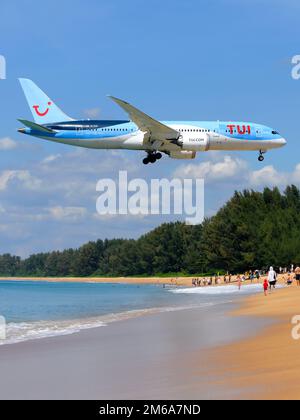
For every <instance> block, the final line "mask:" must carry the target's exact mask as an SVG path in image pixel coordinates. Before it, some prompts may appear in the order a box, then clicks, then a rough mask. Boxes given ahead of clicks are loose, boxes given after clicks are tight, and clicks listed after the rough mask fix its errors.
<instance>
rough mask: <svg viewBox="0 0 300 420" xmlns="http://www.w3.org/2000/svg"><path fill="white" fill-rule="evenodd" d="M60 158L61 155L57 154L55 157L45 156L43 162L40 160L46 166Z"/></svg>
mask: <svg viewBox="0 0 300 420" xmlns="http://www.w3.org/2000/svg"><path fill="white" fill-rule="evenodd" d="M59 158H61V154H59V153H58V154H57V155H49V156H46V157H45V158H44V159H43V160H42V164H47V163H51V162H54V161H56V160H57V159H59Z"/></svg>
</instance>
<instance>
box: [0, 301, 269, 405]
mask: <svg viewBox="0 0 300 420" xmlns="http://www.w3.org/2000/svg"><path fill="white" fill-rule="evenodd" d="M232 309H233V306H232V304H224V303H222V304H218V305H215V306H211V307H208V308H207V307H206V308H199V309H189V310H179V311H175V312H165V313H160V314H155V315H146V316H142V317H139V318H136V319H130V320H126V321H121V322H115V323H113V324H110V325H109V326H107V327H100V328H95V329H91V330H85V331H81V332H79V333H76V334H73V335H67V336H59V337H53V338H46V339H38V340H32V341H27V342H22V343H17V344H9V345H4V346H0V371H1V375H0V398H1V399H19V398H20V399H150V398H153V399H182V398H195V399H201V398H203V399H211V398H236V397H238V396H239V389H238V388H236V387H234V386H232V387H230V388H229V387H228V386H227V385H226V384H225V385H223V384H218V383H217V382H216V381H215V379H214V378H213V376H212V374H211V368H212V366H209V365H207V349H208V348H210V347H216V346H223V345H225V344H227V343H230V342H232V341H234V340H239V339H242V338H245V337H246V336H247V337H248V336H249V334H250V335H251V334H253V335H254V334H255V331H257V328H258V327H259V326H260V325H261V321H260V320H258V319H253V318H252V317H250V318H248V317H233V316H230V315H225V314H226V313H228V312H229V311H231V310H232ZM196 354H197V359H196V360H194V356H195V355H196Z"/></svg>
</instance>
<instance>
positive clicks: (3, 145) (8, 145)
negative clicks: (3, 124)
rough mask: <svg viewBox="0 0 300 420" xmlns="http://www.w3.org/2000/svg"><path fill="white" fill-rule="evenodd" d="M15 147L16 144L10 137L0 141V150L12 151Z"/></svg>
mask: <svg viewBox="0 0 300 420" xmlns="http://www.w3.org/2000/svg"><path fill="white" fill-rule="evenodd" d="M16 147H17V142H16V141H15V140H13V139H11V138H10V137H3V138H2V139H0V150H12V149H15V148H16Z"/></svg>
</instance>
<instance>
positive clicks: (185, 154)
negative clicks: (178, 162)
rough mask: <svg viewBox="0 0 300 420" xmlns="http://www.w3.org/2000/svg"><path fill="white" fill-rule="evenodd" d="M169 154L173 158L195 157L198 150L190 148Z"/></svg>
mask: <svg viewBox="0 0 300 420" xmlns="http://www.w3.org/2000/svg"><path fill="white" fill-rule="evenodd" d="M169 156H170V157H171V158H173V159H195V157H196V152H193V151H189V150H178V151H173V152H170V154H169Z"/></svg>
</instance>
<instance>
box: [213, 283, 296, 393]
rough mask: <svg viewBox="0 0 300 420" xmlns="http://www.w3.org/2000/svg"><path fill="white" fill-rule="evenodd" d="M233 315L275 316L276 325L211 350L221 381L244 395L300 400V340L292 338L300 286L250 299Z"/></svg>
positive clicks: (267, 317)
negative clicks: (250, 336) (293, 319)
mask: <svg viewBox="0 0 300 420" xmlns="http://www.w3.org/2000/svg"><path fill="white" fill-rule="evenodd" d="M233 315H234V316H235V317H239V318H241V317H245V316H247V317H248V316H251V317H253V318H258V317H259V318H260V319H272V320H273V321H274V324H273V325H271V326H269V327H267V328H264V329H263V330H262V331H260V332H259V333H258V335H256V336H255V337H254V338H253V337H252V338H250V339H246V340H242V341H239V342H238V343H235V344H231V345H228V346H224V347H221V348H217V349H215V350H213V351H212V352H210V357H209V359H210V361H211V362H212V363H213V364H214V365H215V367H216V369H215V374H216V375H217V376H218V377H219V379H218V383H219V384H226V385H227V386H232V387H234V388H239V389H240V390H241V395H242V398H255V399H274V400H277V399H297V400H299V399H300V360H299V352H300V340H295V339H293V338H292V328H293V327H294V325H293V324H292V318H293V317H294V316H295V315H300V287H297V286H296V285H295V284H294V285H293V286H292V287H290V288H285V289H280V290H275V291H274V292H272V293H271V294H269V295H268V296H267V297H265V296H263V293H262V294H261V295H259V296H252V297H250V298H247V300H246V301H245V303H244V304H243V305H242V307H241V308H240V309H239V310H237V311H234V313H233ZM224 361H225V363H224Z"/></svg>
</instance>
